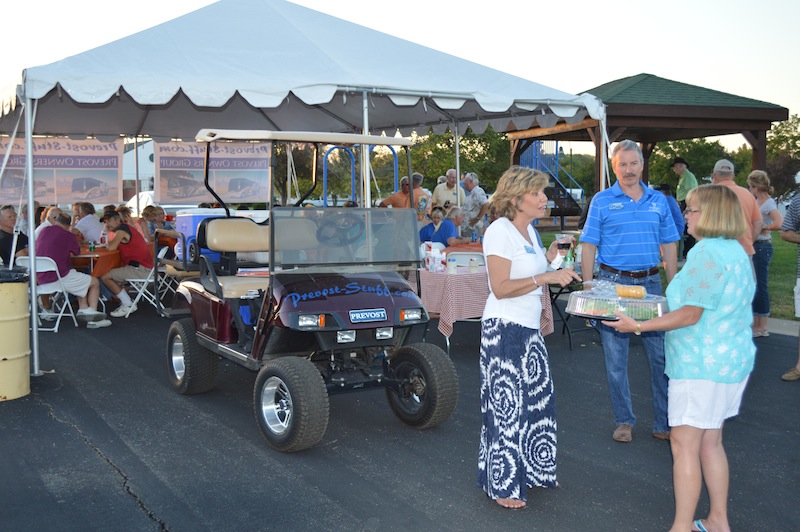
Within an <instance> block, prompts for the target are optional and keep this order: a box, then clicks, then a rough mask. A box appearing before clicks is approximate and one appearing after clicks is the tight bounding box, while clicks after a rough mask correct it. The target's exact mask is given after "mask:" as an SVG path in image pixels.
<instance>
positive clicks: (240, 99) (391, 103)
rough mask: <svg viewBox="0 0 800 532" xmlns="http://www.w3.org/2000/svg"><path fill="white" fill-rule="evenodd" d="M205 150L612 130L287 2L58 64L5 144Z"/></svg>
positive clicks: (247, 7) (510, 83)
mask: <svg viewBox="0 0 800 532" xmlns="http://www.w3.org/2000/svg"><path fill="white" fill-rule="evenodd" d="M25 99H29V100H34V101H36V102H37V111H36V117H35V125H34V133H35V134H42V135H44V134H49V135H63V134H86V135H96V136H101V137H102V136H106V135H114V136H117V135H130V136H134V135H149V136H152V137H154V138H169V139H171V138H186V139H189V138H193V136H194V134H195V133H196V132H197V131H198V130H199V129H201V128H203V127H216V128H235V129H271V130H309V131H331V132H358V133H363V132H366V131H365V126H366V128H367V129H369V130H371V131H372V132H373V133H380V132H386V133H387V134H390V135H394V134H395V132H400V133H401V134H402V135H403V136H407V135H409V134H410V133H411V132H412V131H417V132H418V133H420V134H425V133H426V132H427V131H428V128H429V127H433V130H434V132H435V133H440V134H441V133H443V132H444V131H445V130H446V129H447V128H448V127H449V128H451V129H457V130H458V131H460V132H463V131H465V130H466V127H467V126H471V127H472V129H473V131H475V132H477V133H481V132H483V131H484V130H485V129H486V126H487V125H488V124H491V125H492V127H493V128H494V129H495V130H496V131H500V132H504V131H511V130H518V129H526V128H528V127H530V126H532V125H533V124H534V121H536V122H537V123H538V124H540V125H542V126H545V127H547V126H551V125H554V124H555V123H556V121H557V120H558V119H559V118H563V119H566V120H567V121H568V122H579V121H580V120H582V119H583V118H585V117H586V115H587V113H588V114H589V115H590V116H591V117H592V118H596V119H603V118H604V109H603V106H602V104H601V103H600V102H599V101H598V100H597V99H596V98H594V97H593V96H590V95H583V96H575V95H572V94H568V93H565V92H561V91H558V90H555V89H551V88H549V87H546V86H544V85H540V84H538V83H534V82H532V81H528V80H525V79H522V78H519V77H516V76H512V75H509V74H505V73H503V72H499V71H497V70H494V69H491V68H488V67H484V66H481V65H478V64H476V63H472V62H470V61H466V60H463V59H459V58H456V57H454V56H451V55H448V54H444V53H441V52H438V51H436V50H432V49H430V48H426V47H423V46H420V45H417V44H414V43H412V42H409V41H405V40H402V39H398V38H396V37H392V36H389V35H386V34H384V33H380V32H377V31H374V30H371V29H368V28H365V27H363V26H359V25H357V24H353V23H350V22H347V21H344V20H341V19H337V18H335V17H332V16H329V15H326V14H323V13H319V12H317V11H313V10H310V9H308V8H305V7H302V6H298V5H296V4H292V3H290V2H286V1H284V0H221V1H219V2H217V3H215V4H211V5H209V6H207V7H205V8H202V9H199V10H197V11H194V12H192V13H189V14H187V15H184V16H182V17H179V18H177V19H174V20H171V21H169V22H166V23H164V24H161V25H159V26H155V27H153V28H150V29H148V30H145V31H142V32H139V33H137V34H134V35H131V36H129V37H126V38H123V39H120V40H118V41H115V42H112V43H109V44H106V45H104V46H100V47H98V48H95V49H93V50H89V51H86V52H83V53H81V54H78V55H75V56H72V57H69V58H66V59H63V60H61V61H58V62H56V63H52V64H49V65H44V66H38V67H33V68H28V69H26V70H25V71H24V73H23V83H22V85H20V86H19V87H18V88H17V94H16V95H14V94H4V95H2V116H1V117H0V132H3V133H9V132H11V131H12V130H13V127H14V123H15V122H16V120H15V117H14V115H16V114H18V113H19V112H21V107H22V106H21V105H18V102H20V101H24V100H25Z"/></svg>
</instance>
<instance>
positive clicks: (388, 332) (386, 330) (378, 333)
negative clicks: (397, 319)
mask: <svg viewBox="0 0 800 532" xmlns="http://www.w3.org/2000/svg"><path fill="white" fill-rule="evenodd" d="M392 336H394V328H393V327H378V328H377V329H375V339H376V340H389V339H390V338H391V337H392Z"/></svg>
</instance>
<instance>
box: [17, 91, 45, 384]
mask: <svg viewBox="0 0 800 532" xmlns="http://www.w3.org/2000/svg"><path fill="white" fill-rule="evenodd" d="M32 113H33V100H31V99H30V98H27V97H26V98H25V174H26V176H27V178H28V179H27V185H28V227H29V229H28V232H30V233H32V232H31V230H30V228H35V227H36V223H35V221H34V218H35V216H36V213H35V211H36V209H33V208H32V207H33V204H34V203H33V114H32ZM12 251H13V250H12ZM28 255H30V257H31V272H30V283H31V376H33V377H41V376H42V375H44V374H43V373H42V370H41V369H40V368H39V320H38V319H36V314H37V310H38V308H39V293H38V291H37V286H38V283H37V281H36V239H35V238H29V239H28ZM11 256H12V257H13V256H14V254H13V253H12V254H11Z"/></svg>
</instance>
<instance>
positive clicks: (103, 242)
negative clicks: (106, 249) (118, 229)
mask: <svg viewBox="0 0 800 532" xmlns="http://www.w3.org/2000/svg"><path fill="white" fill-rule="evenodd" d="M100 245H101V246H105V245H106V231H105V229H103V232H102V233H100Z"/></svg>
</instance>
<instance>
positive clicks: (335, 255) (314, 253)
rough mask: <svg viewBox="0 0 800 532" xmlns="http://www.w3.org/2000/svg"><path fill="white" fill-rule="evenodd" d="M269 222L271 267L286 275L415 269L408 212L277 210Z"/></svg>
mask: <svg viewBox="0 0 800 532" xmlns="http://www.w3.org/2000/svg"><path fill="white" fill-rule="evenodd" d="M270 223H271V224H273V227H272V229H273V231H274V233H273V241H274V242H275V245H274V246H272V252H273V253H274V255H273V259H272V260H273V262H272V264H273V268H274V269H278V268H280V269H282V270H284V272H286V271H287V270H291V269H296V271H298V273H299V272H302V273H306V272H308V271H309V269H313V270H315V271H332V272H341V271H343V269H347V267H348V266H353V267H356V268H358V269H359V270H361V271H363V270H364V269H365V268H373V269H375V270H413V269H416V268H417V266H418V264H419V241H418V238H417V230H416V226H417V218H416V215H415V213H414V211H413V210H412V209H361V208H345V207H340V208H336V207H327V208H315V207H279V208H273V209H272V218H271V222H270Z"/></svg>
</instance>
